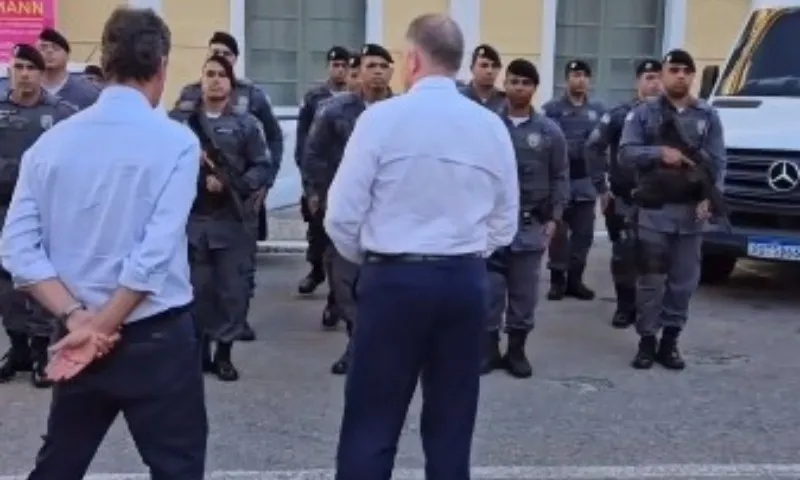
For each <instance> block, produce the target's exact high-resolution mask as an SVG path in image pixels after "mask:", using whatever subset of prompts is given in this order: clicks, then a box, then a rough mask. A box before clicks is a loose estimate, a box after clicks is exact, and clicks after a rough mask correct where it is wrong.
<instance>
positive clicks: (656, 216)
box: [620, 50, 727, 370]
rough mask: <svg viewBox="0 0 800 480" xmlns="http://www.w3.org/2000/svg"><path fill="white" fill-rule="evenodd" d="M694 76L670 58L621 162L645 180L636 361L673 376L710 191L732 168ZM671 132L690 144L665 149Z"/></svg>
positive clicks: (632, 116)
mask: <svg viewBox="0 0 800 480" xmlns="http://www.w3.org/2000/svg"><path fill="white" fill-rule="evenodd" d="M694 76H695V63H694V59H693V58H692V56H691V55H690V54H689V53H687V52H685V51H683V50H672V51H671V52H669V53H668V54H667V55H666V56H665V57H664V61H663V72H662V78H663V82H664V94H663V95H661V96H659V97H658V98H657V99H655V100H652V101H647V102H644V103H642V104H641V105H639V106H637V107H636V108H634V109H633V110H632V111H631V112H630V113H628V115H627V117H626V118H625V126H624V127H623V130H622V140H621V141H620V162H621V163H622V164H623V165H625V164H628V165H631V166H633V167H635V168H636V169H637V171H638V175H639V178H638V182H637V186H636V189H635V190H634V195H633V198H634V201H635V202H636V204H637V205H638V207H639V212H638V218H637V222H638V225H637V230H638V239H637V266H638V278H637V281H636V307H637V311H638V314H637V319H636V331H637V333H638V334H639V336H640V337H641V339H640V341H639V349H638V352H637V353H636V356H635V358H634V360H633V362H632V366H633V367H634V368H637V369H647V368H650V367H652V366H653V363H654V362H658V363H660V364H661V365H662V366H664V367H665V368H668V369H671V370H682V369H683V368H684V367H685V366H686V364H685V362H684V360H683V358H682V357H681V354H680V351H679V350H678V337H679V335H680V333H681V331H682V330H683V327H684V326H685V325H686V319H687V316H688V310H689V301H690V299H691V297H692V294H693V293H694V291H695V290H696V289H697V285H698V283H699V280H700V248H701V244H702V234H703V227H704V225H705V223H706V221H707V220H708V219H709V218H710V217H711V215H712V214H713V213H715V212H713V211H712V210H713V209H712V206H711V205H710V203H709V200H710V196H709V193H708V192H709V188H708V187H706V185H716V186H717V188H719V187H720V186H721V184H722V178H723V176H724V171H725V166H726V163H727V160H726V156H725V145H724V142H723V132H722V124H721V122H720V120H719V117H718V115H717V112H716V111H715V110H714V109H713V108H712V107H711V106H709V105H708V104H707V103H705V102H703V101H702V100H697V99H695V98H693V97H692V96H691V94H690V90H691V87H692V82H693V81H694ZM668 125H670V126H671V128H672V130H666V126H668ZM670 132H679V133H678V135H679V137H680V138H681V139H682V140H681V141H682V142H683V143H684V146H680V145H678V146H676V145H675V144H674V143H671V144H670V145H669V146H665V143H666V141H667V140H668V137H667V134H669V133H670ZM673 135H675V133H673ZM671 136H672V135H670V137H671ZM686 155H689V156H690V157H691V158H689V157H687V156H686ZM704 179H705V182H704ZM716 213H719V212H716ZM659 334H661V340H660V342H659V341H658V335H659Z"/></svg>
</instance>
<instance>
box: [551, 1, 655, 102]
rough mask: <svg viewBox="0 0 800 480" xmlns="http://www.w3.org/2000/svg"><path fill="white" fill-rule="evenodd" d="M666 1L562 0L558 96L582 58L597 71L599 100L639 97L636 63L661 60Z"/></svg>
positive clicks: (595, 80) (558, 23) (558, 27)
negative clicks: (571, 63) (568, 67)
mask: <svg viewBox="0 0 800 480" xmlns="http://www.w3.org/2000/svg"><path fill="white" fill-rule="evenodd" d="M664 3H665V0H560V1H559V2H558V12H557V17H556V18H557V20H556V47H555V48H556V56H555V68H554V71H553V74H554V76H555V78H554V82H553V85H555V90H554V95H560V94H561V91H563V89H564V68H565V67H566V64H567V62H568V61H570V60H573V59H576V58H579V59H582V60H585V61H586V62H588V63H589V65H591V67H592V74H593V79H592V84H593V90H594V93H593V96H594V97H595V98H597V99H598V100H602V101H604V102H606V103H607V104H609V105H614V104H616V103H619V102H622V101H625V100H628V99H630V98H631V97H632V96H633V95H634V93H635V88H634V74H635V69H636V64H637V63H638V62H639V61H640V60H641V59H643V58H647V57H656V58H658V57H660V56H661V54H662V36H663V35H662V33H663V31H664V8H665V5H664Z"/></svg>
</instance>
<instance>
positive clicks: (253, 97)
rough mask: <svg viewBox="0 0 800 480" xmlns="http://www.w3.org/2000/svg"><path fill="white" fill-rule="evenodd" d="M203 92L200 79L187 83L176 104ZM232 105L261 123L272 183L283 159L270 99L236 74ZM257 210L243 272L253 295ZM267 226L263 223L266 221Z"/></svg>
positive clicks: (195, 98) (192, 100)
mask: <svg viewBox="0 0 800 480" xmlns="http://www.w3.org/2000/svg"><path fill="white" fill-rule="evenodd" d="M202 96H203V92H202V88H201V87H200V82H194V83H190V84H188V85H186V86H184V87H183V89H181V92H180V95H179V96H178V101H177V103H176V107H178V106H181V104H183V105H189V104H195V103H196V102H197V101H199V100H200V98H202ZM230 101H231V105H232V106H233V110H234V111H235V112H237V113H239V114H242V113H245V112H250V113H251V114H252V115H253V116H254V117H255V118H256V119H257V120H258V121H259V122H260V123H261V127H262V128H263V132H264V136H265V138H266V142H267V143H266V145H267V148H268V150H269V158H270V159H271V161H270V164H269V171H268V172H267V184H269V185H270V186H271V185H272V184H273V183H275V178H277V176H278V171H279V170H280V168H281V161H282V160H283V130H281V126H280V123H278V119H277V118H276V117H275V113H274V112H273V111H272V105H271V104H270V102H269V98H267V96H266V94H264V92H263V91H262V90H261V89H259V88H258V87H256V86H255V85H253V83H252V82H251V81H250V80H247V79H244V78H237V79H236V85H234V87H233V91H232V92H231V100H230ZM255 207H256V210H255V211H254V212H252V213H253V215H252V218H251V219H250V220H249V221H248V226H249V227H250V229H251V230H252V231H253V234H252V236H251V238H252V240H253V241H252V245H251V247H250V248H251V252H250V264H249V266H248V267H247V268H246V269H245V272H244V274H245V275H247V279H248V282H249V287H248V291H249V295H250V298H252V297H253V294H254V293H255V273H256V253H257V239H256V237H257V233H258V224H259V221H260V215H259V213H260V211H261V208H262V205H255ZM265 228H266V225H265Z"/></svg>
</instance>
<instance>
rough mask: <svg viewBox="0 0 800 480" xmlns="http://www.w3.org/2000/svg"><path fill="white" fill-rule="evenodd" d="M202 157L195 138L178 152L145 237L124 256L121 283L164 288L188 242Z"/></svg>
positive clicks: (150, 290) (145, 288)
mask: <svg viewBox="0 0 800 480" xmlns="http://www.w3.org/2000/svg"><path fill="white" fill-rule="evenodd" d="M199 158H200V144H199V142H198V141H197V139H194V138H193V139H192V142H191V143H190V144H189V145H187V146H186V147H185V148H183V149H182V151H181V152H180V154H179V155H178V159H177V162H175V166H174V167H173V168H172V171H171V172H170V174H169V176H168V178H167V181H166V182H165V184H164V185H163V187H162V188H161V193H160V195H159V196H158V199H157V200H156V204H155V208H154V210H153V214H152V216H151V217H150V220H149V221H148V222H147V225H146V226H145V229H144V237H143V238H142V240H141V242H139V243H138V244H137V245H136V247H134V249H133V251H131V253H130V254H128V255H127V256H126V257H125V258H124V259H123V262H122V272H121V273H120V276H119V284H120V285H121V286H123V287H126V288H129V289H131V290H134V291H137V292H146V293H151V294H155V293H158V292H160V291H161V289H162V287H163V285H164V282H165V280H166V278H167V274H168V271H169V265H170V262H171V261H172V258H173V257H174V256H175V254H176V252H177V251H178V247H179V246H180V244H181V243H182V242H186V224H187V221H188V219H189V212H190V211H191V208H192V204H193V203H194V200H195V197H196V196H197V175H198V173H199V170H200V161H199Z"/></svg>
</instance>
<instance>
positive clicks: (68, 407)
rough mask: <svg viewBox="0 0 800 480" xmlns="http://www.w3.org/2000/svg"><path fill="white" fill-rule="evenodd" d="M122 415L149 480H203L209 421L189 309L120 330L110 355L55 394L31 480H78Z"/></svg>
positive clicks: (197, 345) (54, 390) (142, 321)
mask: <svg viewBox="0 0 800 480" xmlns="http://www.w3.org/2000/svg"><path fill="white" fill-rule="evenodd" d="M120 413H122V415H123V417H124V418H125V421H126V422H127V424H128V429H129V430H130V432H131V435H132V436H133V441H134V443H135V444H136V448H137V450H138V451H139V454H140V455H141V456H142V460H143V461H144V463H145V464H146V465H147V466H148V467H149V469H150V475H151V478H152V479H153V480H203V478H204V472H205V459H206V439H207V437H208V420H207V418H206V406H205V390H204V385H203V375H202V369H201V366H200V346H199V344H198V341H197V340H196V336H195V332H194V324H193V321H192V318H191V315H190V314H189V313H188V308H182V309H175V310H172V311H168V312H165V313H162V314H159V315H156V316H153V317H150V318H147V319H144V320H139V321H138V322H135V323H132V324H130V325H127V326H125V327H123V330H122V336H121V339H120V342H119V344H118V345H116V346H115V348H114V350H113V351H112V352H111V353H110V354H109V355H108V357H106V358H104V359H102V360H99V361H97V362H96V363H93V364H91V365H89V367H88V368H87V369H86V370H85V371H84V372H82V373H81V374H79V375H78V376H77V377H75V378H74V379H72V380H70V381H68V382H64V383H59V384H57V385H56V386H55V387H54V388H53V399H52V403H51V404H50V415H49V417H48V419H47V433H46V435H45V436H44V445H43V446H42V448H41V450H39V454H38V455H37V457H36V466H35V467H34V469H33V472H32V473H31V474H30V475H29V476H28V480H56V479H57V480H82V479H83V478H84V476H85V475H86V471H87V470H88V468H89V464H90V463H91V462H92V459H93V458H94V455H95V453H96V452H97V449H98V447H99V446H100V443H101V442H102V441H103V437H105V435H106V433H107V432H108V429H109V428H110V427H111V424H112V423H113V422H114V419H115V418H116V417H117V415H118V414H120Z"/></svg>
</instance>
